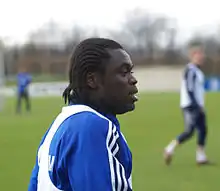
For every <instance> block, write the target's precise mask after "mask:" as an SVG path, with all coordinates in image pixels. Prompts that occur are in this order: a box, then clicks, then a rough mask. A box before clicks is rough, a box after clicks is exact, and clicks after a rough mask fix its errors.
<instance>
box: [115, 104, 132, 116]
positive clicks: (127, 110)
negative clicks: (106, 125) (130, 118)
mask: <svg viewBox="0 0 220 191" xmlns="http://www.w3.org/2000/svg"><path fill="white" fill-rule="evenodd" d="M134 109H135V104H134V103H132V104H127V105H126V106H124V107H122V108H121V109H119V110H118V111H117V114H118V115H121V114H124V113H127V112H131V111H133V110H134Z"/></svg>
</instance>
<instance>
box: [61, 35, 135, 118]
mask: <svg viewBox="0 0 220 191" xmlns="http://www.w3.org/2000/svg"><path fill="white" fill-rule="evenodd" d="M132 68H133V64H132V61H131V58H130V56H129V55H128V53H127V52H126V51H125V50H124V49H123V48H122V46H121V45H120V44H118V43H117V42H115V41H113V40H110V39H103V38H89V39H86V40H84V41H82V42H81V43H80V44H79V45H78V46H77V47H76V49H75V51H74V52H73V54H72V55H71V59H70V70H69V86H68V87H67V89H66V90H65V91H64V94H63V96H64V99H65V101H67V100H68V101H70V102H73V103H80V104H87V105H90V106H92V107H95V108H96V109H98V110H100V111H101V112H108V113H112V114H122V113H125V112H128V111H132V110H133V109H134V107H135V106H134V102H135V101H137V99H136V96H135V94H136V93H137V87H136V84H137V80H136V79H135V78H134V76H133V75H132Z"/></svg>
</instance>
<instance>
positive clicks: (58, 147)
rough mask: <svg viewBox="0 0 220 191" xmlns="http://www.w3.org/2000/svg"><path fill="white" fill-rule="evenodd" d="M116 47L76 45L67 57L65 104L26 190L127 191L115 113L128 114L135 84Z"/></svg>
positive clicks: (96, 41) (127, 158)
mask: <svg viewBox="0 0 220 191" xmlns="http://www.w3.org/2000/svg"><path fill="white" fill-rule="evenodd" d="M132 68H133V64H132V61H131V59H130V56H129V55H128V53H127V52H126V51H125V50H124V49H123V48H122V46H121V45H120V44H118V43H117V42H115V41H113V40H110V39H103V38H89V39H86V40H84V41H82V42H81V43H80V44H79V45H78V46H77V47H76V49H75V52H74V53H73V54H72V56H71V59H70V70H69V85H68V87H67V88H66V90H65V91H64V94H63V96H64V99H65V102H66V101H67V102H68V103H69V106H66V107H64V108H63V109H62V112H61V113H60V114H59V115H58V117H57V118H56V119H55V121H54V122H53V123H52V125H51V127H50V128H49V130H48V131H47V133H46V134H45V136H44V137H43V139H42V141H41V143H40V146H39V149H38V154H37V159H36V164H35V167H34V170H33V172H32V176H31V180H30V184H29V189H28V190H29V191H36V190H38V191H55V190H63V191H73V190H74V191H94V190H95V191H120V190H123V191H131V190H132V184H131V172H132V156H131V152H130V150H129V148H128V145H127V143H126V141H125V139H124V136H123V135H122V133H121V131H120V125H119V122H118V120H117V118H116V115H117V114H123V113H126V112H129V111H132V110H134V108H135V105H134V103H135V102H136V101H137V97H136V95H135V94H136V93H137V87H136V84H137V80H136V79H135V78H134V76H133V75H132Z"/></svg>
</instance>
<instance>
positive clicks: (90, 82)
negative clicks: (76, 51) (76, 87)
mask: <svg viewBox="0 0 220 191" xmlns="http://www.w3.org/2000/svg"><path fill="white" fill-rule="evenodd" d="M86 84H87V86H89V87H90V88H91V89H97V88H98V87H99V85H100V76H99V74H98V73H96V72H88V73H87V75H86Z"/></svg>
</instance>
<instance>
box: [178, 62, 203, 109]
mask: <svg viewBox="0 0 220 191" xmlns="http://www.w3.org/2000/svg"><path fill="white" fill-rule="evenodd" d="M204 94H205V90H204V74H203V72H202V71H201V69H200V68H199V67H197V66H196V65H194V64H191V63H189V64H187V66H186V68H185V70H184V73H183V79H182V84H181V92H180V107H181V108H183V109H184V108H195V107H202V108H203V107H204V104H205V103H204Z"/></svg>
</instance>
